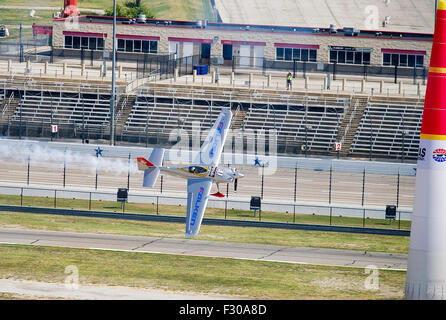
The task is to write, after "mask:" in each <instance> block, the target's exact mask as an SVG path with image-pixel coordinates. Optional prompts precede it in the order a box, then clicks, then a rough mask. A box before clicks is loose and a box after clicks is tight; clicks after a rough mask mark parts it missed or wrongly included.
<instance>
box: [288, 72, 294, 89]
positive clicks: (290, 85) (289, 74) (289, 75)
mask: <svg viewBox="0 0 446 320" xmlns="http://www.w3.org/2000/svg"><path fill="white" fill-rule="evenodd" d="M292 79H293V76H292V75H291V72H288V74H287V76H286V89H287V90H291V88H292V83H291V80H292Z"/></svg>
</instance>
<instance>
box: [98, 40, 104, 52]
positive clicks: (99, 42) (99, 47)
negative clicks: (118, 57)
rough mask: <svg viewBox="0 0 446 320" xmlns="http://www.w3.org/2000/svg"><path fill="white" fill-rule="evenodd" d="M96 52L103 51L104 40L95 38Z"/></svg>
mask: <svg viewBox="0 0 446 320" xmlns="http://www.w3.org/2000/svg"><path fill="white" fill-rule="evenodd" d="M97 42H98V43H97V45H98V50H104V38H97Z"/></svg>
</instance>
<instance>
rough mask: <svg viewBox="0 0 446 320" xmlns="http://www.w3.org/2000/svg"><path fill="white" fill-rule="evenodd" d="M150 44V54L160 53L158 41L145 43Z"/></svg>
mask: <svg viewBox="0 0 446 320" xmlns="http://www.w3.org/2000/svg"><path fill="white" fill-rule="evenodd" d="M143 42H148V43H149V48H150V51H149V52H150V53H158V41H143Z"/></svg>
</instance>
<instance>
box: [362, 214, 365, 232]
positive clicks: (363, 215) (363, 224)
mask: <svg viewBox="0 0 446 320" xmlns="http://www.w3.org/2000/svg"><path fill="white" fill-rule="evenodd" d="M362 227H363V228H364V227H365V209H362Z"/></svg>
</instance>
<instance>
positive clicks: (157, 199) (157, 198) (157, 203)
mask: <svg viewBox="0 0 446 320" xmlns="http://www.w3.org/2000/svg"><path fill="white" fill-rule="evenodd" d="M156 214H157V215H159V196H156Z"/></svg>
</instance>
